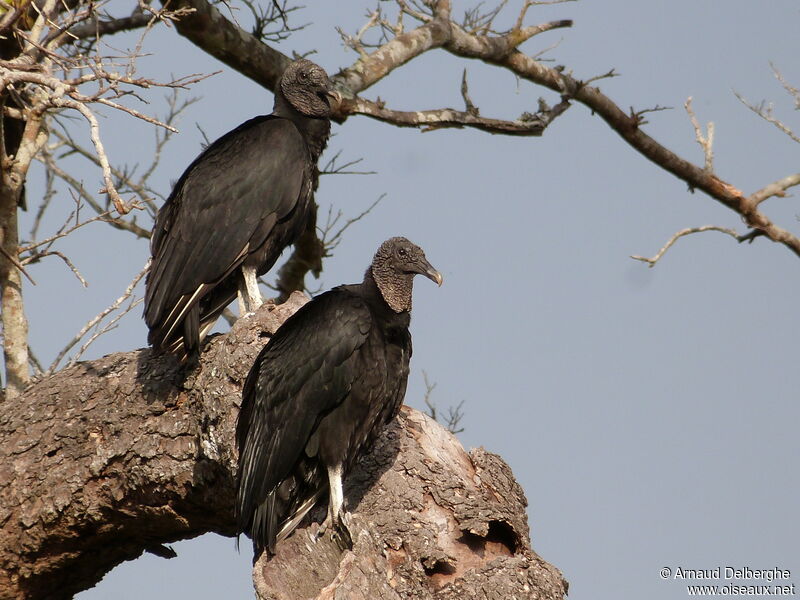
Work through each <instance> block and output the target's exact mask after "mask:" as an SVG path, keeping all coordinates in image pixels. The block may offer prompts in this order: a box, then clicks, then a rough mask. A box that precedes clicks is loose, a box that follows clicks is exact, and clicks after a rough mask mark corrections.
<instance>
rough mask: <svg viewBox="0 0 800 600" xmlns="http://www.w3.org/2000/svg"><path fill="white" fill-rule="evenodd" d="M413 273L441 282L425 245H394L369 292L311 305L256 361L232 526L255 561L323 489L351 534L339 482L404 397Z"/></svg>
mask: <svg viewBox="0 0 800 600" xmlns="http://www.w3.org/2000/svg"><path fill="white" fill-rule="evenodd" d="M417 274H420V275H425V276H426V277H428V278H429V279H432V280H433V281H435V282H436V283H438V284H439V285H441V284H442V276H441V274H440V273H439V272H438V271H436V270H435V269H434V268H433V267H432V266H431V265H430V263H429V262H428V261H427V260H426V259H425V254H424V253H423V252H422V250H421V249H420V248H418V247H417V246H415V245H414V244H412V243H411V242H409V241H408V240H407V239H405V238H402V237H396V238H392V239H390V240H387V241H386V242H384V243H383V244H382V245H381V247H380V248H379V249H378V251H377V253H376V254H375V258H374V259H373V261H372V265H371V266H370V267H369V269H367V272H366V274H365V275H364V281H363V282H362V283H360V284H357V285H342V286H339V287H336V288H333V289H332V290H330V291H329V292H326V293H324V294H321V295H320V296H317V297H316V298H314V299H313V300H312V301H311V302H309V303H307V304H306V305H304V306H303V307H302V308H301V309H300V310H298V311H297V312H296V313H295V314H294V315H293V316H292V317H290V318H289V319H287V321H286V322H285V323H284V324H283V326H281V328H280V329H278V331H277V332H276V333H275V335H274V336H273V337H272V339H270V341H269V343H268V344H267V345H266V346H265V347H264V349H263V350H262V351H261V354H259V355H258V358H257V359H256V361H255V363H254V364H253V368H252V369H251V370H250V374H249V375H248V377H247V380H246V382H245V384H244V390H243V393H242V408H241V411H240V412H239V420H238V422H237V426H236V443H237V445H238V448H239V469H238V472H237V477H236V479H237V486H238V495H237V502H236V519H237V525H238V530H239V532H244V533H246V534H247V535H249V536H250V538H252V540H253V548H254V550H255V553H256V556H258V555H259V554H260V553H261V551H262V550H263V549H264V548H267V549H268V550H269V551H270V552H271V553H274V551H275V544H276V543H277V542H278V541H280V540H282V539H284V538H285V537H286V536H288V535H289V534H290V533H291V532H292V531H293V530H294V528H295V527H297V524H298V523H299V522H300V521H301V520H302V519H303V517H304V516H305V514H306V513H308V511H309V510H311V508H313V506H314V505H315V504H316V503H317V501H318V500H320V499H321V498H322V497H324V496H325V495H326V494H328V492H329V502H328V517H327V519H326V520H325V524H324V526H323V528H326V527H328V526H333V527H335V528H336V529H337V530H338V531H340V532H344V533H347V529H346V524H345V523H344V522H343V518H344V517H345V516H346V514H345V513H344V512H343V511H344V508H343V495H342V478H343V477H344V476H345V474H346V473H347V471H348V469H349V468H350V467H351V465H352V464H353V463H354V461H355V460H356V458H357V457H358V456H359V453H360V452H361V451H362V450H363V449H365V448H367V447H369V445H370V444H371V443H372V441H373V440H374V439H375V437H376V436H377V434H378V433H379V432H380V430H381V429H382V428H383V426H384V425H385V424H386V423H388V422H389V421H390V420H391V419H392V418H393V417H394V416H395V414H397V411H398V410H399V409H400V405H401V403H402V401H403V396H404V395H405V391H406V381H407V379H408V361H409V359H410V358H411V334H410V333H409V331H408V325H409V323H410V321H411V287H412V281H413V279H414V275H417ZM347 535H349V534H347Z"/></svg>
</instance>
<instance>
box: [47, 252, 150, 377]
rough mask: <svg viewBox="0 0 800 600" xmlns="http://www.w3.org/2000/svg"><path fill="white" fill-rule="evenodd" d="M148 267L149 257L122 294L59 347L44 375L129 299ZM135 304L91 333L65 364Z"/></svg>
mask: <svg viewBox="0 0 800 600" xmlns="http://www.w3.org/2000/svg"><path fill="white" fill-rule="evenodd" d="M149 268H150V259H148V260H147V263H145V265H144V267H143V268H142V270H141V271H139V273H137V274H136V276H135V277H134V278H133V280H132V281H131V282H130V284H129V285H128V287H127V288H125V291H124V292H123V293H122V295H121V296H120V297H119V298H117V299H116V300H114V302H113V303H112V304H111V306H109V307H108V308H106V309H104V310H103V311H102V312H100V313H99V314H98V315H96V316H94V317H92V318H91V319H90V320H89V321H88V322H87V323H86V325H84V326H83V327H82V328H81V329H80V331H78V333H76V334H75V336H74V337H73V338H72V339H71V340H70V341H69V342H68V343H67V345H66V346H64V348H62V349H61V351H60V352H59V353H58V355H57V356H56V358H55V360H53V362H52V363H50V366H49V367H48V368H47V371H45V373H44V374H45V375H51V374H53V373H55V371H56V369H57V368H58V365H59V364H60V363H61V361H62V360H63V359H64V357H65V356H66V355H67V353H68V352H69V351H70V350H71V349H72V348H73V346H75V345H76V344H77V343H78V342H80V341H81V340H82V339H83V337H84V336H85V335H86V334H87V333H88V332H89V331H90V330H91V329H92V328H94V327H97V325H98V324H99V323H101V322H102V321H103V319H105V318H106V317H107V316H108V315H109V314H111V313H112V312H114V311H116V310H117V309H119V307H120V306H122V304H123V303H124V302H125V301H126V300H128V299H129V298H130V297H131V296H132V294H133V288H135V287H136V285H137V284H138V283H139V282H140V281H141V279H142V277H144V275H145V273H147V270H148V269H149ZM137 304H139V302H131V303H130V304H129V305H128V307H127V308H126V309H124V311H123V312H122V313H121V314H120V315H118V316H117V317H115V319H114V320H112V322H111V323H110V325H106V326H105V327H103V328H102V329H100V330H98V331H97V332H95V334H93V335H92V336H91V337H90V338H89V340H88V341H87V342H86V343H85V344H84V345H83V346H81V348H80V350H79V351H78V352H77V353H76V354H75V356H73V357H72V358H70V360H69V362H68V363H67V366H70V365H72V364H75V362H77V361H78V360H79V359H80V357H81V356H82V355H83V353H84V352H85V351H86V349H87V348H88V347H89V345H90V344H91V343H92V342H94V341H95V340H96V339H97V338H98V337H100V336H101V335H102V334H103V333H105V332H107V331H109V330H110V328H111V326H113V325H115V324H116V322H117V321H118V320H119V319H120V318H121V317H122V316H124V315H125V314H127V313H128V312H129V311H130V310H131V309H132V308H134V307H135V306H136V305H137Z"/></svg>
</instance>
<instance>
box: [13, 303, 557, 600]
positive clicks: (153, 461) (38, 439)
mask: <svg viewBox="0 0 800 600" xmlns="http://www.w3.org/2000/svg"><path fill="white" fill-rule="evenodd" d="M305 300H306V299H305V297H303V296H302V295H301V294H299V293H296V294H293V295H292V296H291V297H290V298H289V301H288V302H286V303H285V304H282V305H279V306H277V307H276V306H274V305H265V306H264V307H262V308H261V309H260V310H259V311H258V312H257V313H256V315H254V316H253V317H251V318H248V319H241V320H239V321H237V323H236V324H235V325H234V327H233V328H232V330H231V331H230V333H228V334H227V335H224V336H216V337H215V338H213V339H211V340H210V341H209V343H208V344H207V345H206V347H205V351H204V352H203V355H202V357H201V360H200V364H199V365H198V367H197V368H195V369H193V370H191V371H190V372H188V373H186V374H182V372H181V369H180V368H179V366H178V365H177V364H176V363H175V362H174V360H173V359H172V358H170V357H154V356H152V355H151V354H150V351H149V350H138V351H135V352H129V353H125V354H111V355H109V356H106V357H104V358H102V359H99V360H96V361H92V362H86V363H78V364H76V365H75V366H73V367H70V368H67V369H65V370H63V371H61V372H59V373H57V374H56V375H54V376H52V377H50V378H48V379H45V380H43V381H41V382H38V383H37V384H35V385H34V386H33V387H31V388H30V389H29V390H27V391H26V392H25V395H24V396H23V397H22V398H21V399H20V401H19V402H13V403H12V402H6V403H3V404H0V598H2V599H6V598H9V599H11V598H13V599H22V598H26V599H31V598H37V599H38V598H69V597H71V596H72V595H74V594H75V593H77V592H78V591H80V590H83V589H87V588H89V587H91V586H93V585H94V584H95V583H97V582H98V581H99V580H100V578H101V577H102V576H103V575H104V574H105V573H106V572H108V571H109V570H110V569H112V568H113V567H114V566H115V565H117V564H119V563H121V562H122V561H125V560H130V559H133V558H135V557H137V556H139V555H140V554H141V553H142V552H144V551H150V552H154V553H156V554H159V555H169V553H170V552H171V551H170V550H169V549H168V548H166V547H164V546H163V544H165V543H169V542H172V541H176V540H179V539H186V538H191V537H194V536H197V535H200V534H202V533H205V532H209V531H213V532H217V533H220V534H222V535H232V534H233V531H234V529H233V527H234V522H233V494H234V490H233V473H234V466H235V450H234V448H233V446H232V444H233V429H234V424H235V420H236V414H237V409H238V406H239V402H240V398H241V385H242V383H243V380H244V378H245V376H246V374H247V371H248V368H249V366H250V364H251V363H252V361H253V358H254V357H255V354H256V353H257V352H258V350H259V349H260V348H261V347H262V346H263V344H264V343H265V341H266V339H267V337H268V336H269V335H271V334H272V333H273V332H274V331H275V330H276V329H277V327H278V325H279V324H280V323H282V322H283V320H285V318H286V317H288V316H289V314H291V313H292V312H294V310H296V309H297V308H298V307H299V306H300V305H302V304H303V303H304V302H305ZM347 501H348V503H349V506H350V508H351V509H353V510H354V514H353V525H352V530H353V538H354V549H353V551H352V552H344V553H342V552H341V551H339V550H338V549H336V547H335V546H334V545H333V541H332V540H331V539H330V538H328V537H323V538H321V539H320V540H319V541H318V542H317V543H316V544H311V543H309V541H308V540H309V539H310V538H309V531H315V530H316V527H317V525H316V524H314V523H312V524H310V525H308V524H307V525H305V526H304V527H302V528H301V529H300V530H298V532H297V533H296V534H295V535H294V536H293V537H291V538H289V539H288V540H286V541H285V542H284V543H282V544H281V545H280V546H279V553H278V555H277V556H275V557H274V558H273V559H272V560H271V561H267V560H266V559H265V558H262V560H261V561H260V562H259V563H258V564H257V566H256V569H255V582H256V585H257V589H258V592H259V594H260V596H261V597H262V598H307V597H321V598H332V597H348V598H358V597H364V598H383V597H386V598H437V599H445V598H454V597H456V596H459V597H467V598H473V597H474V598H477V597H481V598H510V597H517V598H526V597H530V598H548V599H555V598H562V597H563V595H564V594H565V592H566V583H565V582H564V581H563V579H562V578H561V575H560V573H559V572H558V571H557V570H556V569H555V568H554V567H552V566H550V565H548V564H547V563H545V562H544V561H542V560H541V559H540V558H539V557H538V556H537V555H536V554H535V553H533V551H532V550H531V548H530V542H529V538H528V527H527V522H526V517H525V510H524V509H525V503H526V502H525V497H524V495H523V494H522V491H521V489H520V488H519V486H518V485H517V484H516V483H515V482H514V479H513V477H512V475H511V472H510V470H509V469H508V467H507V466H506V465H505V463H503V462H502V460H501V459H500V458H499V457H497V456H494V455H492V454H489V453H487V452H485V451H483V450H476V451H473V452H472V453H471V454H470V455H467V454H466V453H464V451H463V449H462V448H461V447H460V445H459V444H458V442H457V441H456V440H455V438H454V437H452V436H451V435H449V434H448V433H447V432H446V431H444V430H443V429H442V428H441V427H440V426H439V425H437V424H435V423H434V422H432V421H430V420H429V419H427V418H426V417H424V416H422V415H420V414H419V413H416V412H415V411H412V410H410V409H405V410H404V412H403V414H402V415H401V417H400V418H399V419H398V420H397V421H396V422H395V423H393V424H392V425H391V426H390V427H389V428H388V429H387V431H386V435H384V436H382V438H381V440H380V442H379V443H378V444H377V446H376V448H375V450H374V452H373V453H371V454H370V455H369V456H368V457H366V459H365V460H364V461H362V463H361V464H360V465H359V467H358V468H357V469H356V471H355V472H354V473H353V475H352V477H350V479H349V481H348V496H347ZM342 594H344V595H342ZM359 594H360V595H359Z"/></svg>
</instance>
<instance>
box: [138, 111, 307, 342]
mask: <svg viewBox="0 0 800 600" xmlns="http://www.w3.org/2000/svg"><path fill="white" fill-rule="evenodd" d="M308 161H309V158H308V150H307V148H306V145H305V142H304V141H303V137H302V135H301V134H300V132H299V131H298V130H297V128H296V127H295V125H294V124H293V123H291V122H290V121H288V120H285V119H279V118H275V117H272V116H263V117H257V118H255V119H251V120H250V121H247V122H245V123H243V124H242V125H240V126H239V127H237V128H236V129H234V130H233V131H231V132H229V133H228V134H226V135H224V136H223V137H221V138H220V139H218V140H217V141H216V142H214V143H213V144H212V145H211V146H209V147H208V148H207V149H206V150H205V151H204V152H202V153H201V154H200V156H198V157H197V158H196V159H195V160H194V162H192V164H191V165H190V166H189V167H188V168H187V169H186V171H185V172H184V173H183V175H182V176H181V178H180V179H179V180H178V182H177V183H176V184H175V187H174V188H173V191H172V194H171V195H170V197H169V198H168V199H167V202H166V203H165V205H164V207H162V209H161V211H160V212H159V214H158V217H157V219H156V223H155V227H154V229H153V237H152V240H151V253H152V255H153V264H152V266H151V268H150V273H149V274H148V279H147V291H146V295H145V320H146V322H147V325H148V326H149V327H150V329H151V331H152V330H154V329H156V330H160V331H162V332H163V331H176V330H177V331H180V330H181V329H180V328H176V326H175V323H170V322H169V319H168V316H169V315H170V313H172V314H173V315H175V314H183V307H182V308H181V310H179V311H177V313H176V312H175V311H174V309H175V307H176V306H177V305H178V304H180V303H181V302H182V300H183V301H185V300H186V298H185V297H186V296H187V295H190V296H191V295H192V294H193V293H194V292H195V291H197V290H198V289H200V288H203V289H210V288H205V286H206V285H210V286H211V287H213V286H214V285H215V284H217V283H219V282H220V281H221V280H222V279H224V278H225V277H227V276H228V275H229V274H230V273H231V272H233V271H234V270H235V269H236V268H237V267H239V266H240V265H241V264H242V263H243V262H244V260H246V257H247V253H248V248H249V249H250V250H253V249H255V248H257V247H258V246H260V245H261V244H263V243H264V240H265V239H266V238H267V236H268V235H269V233H270V231H271V230H272V228H273V227H274V225H275V223H277V222H280V221H281V220H282V219H285V218H287V216H288V215H290V214H292V212H293V211H294V210H295V209H296V208H297V205H298V200H299V199H300V198H301V195H302V194H301V192H302V190H303V186H304V178H305V173H306V170H307V164H308ZM280 250H282V248H280ZM280 250H278V253H279V252H280ZM275 258H277V256H276V257H275ZM273 260H274V259H273ZM199 301H200V298H193V299H192V301H191V303H197V302H199ZM156 337H158V336H156Z"/></svg>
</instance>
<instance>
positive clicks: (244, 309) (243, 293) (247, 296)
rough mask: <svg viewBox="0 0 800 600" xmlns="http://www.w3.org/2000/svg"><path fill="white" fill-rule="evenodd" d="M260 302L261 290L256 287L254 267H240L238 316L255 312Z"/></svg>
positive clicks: (256, 280)
mask: <svg viewBox="0 0 800 600" xmlns="http://www.w3.org/2000/svg"><path fill="white" fill-rule="evenodd" d="M261 304H262V301H261V290H259V289H258V279H257V278H256V269H255V267H242V279H241V280H239V316H240V317H242V316H244V315H246V314H249V313H253V312H255V311H256V310H258V307H259V306H261Z"/></svg>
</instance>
